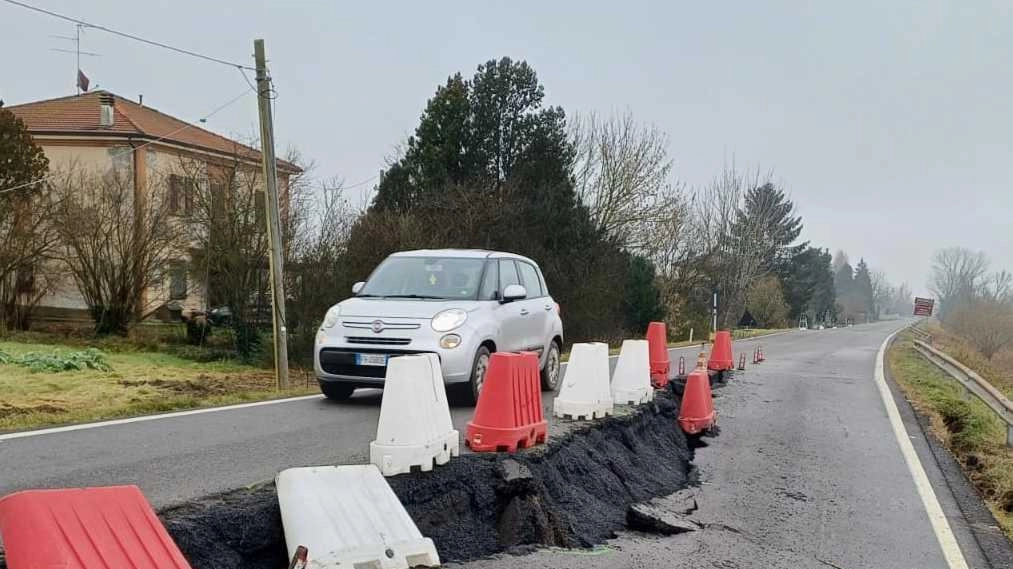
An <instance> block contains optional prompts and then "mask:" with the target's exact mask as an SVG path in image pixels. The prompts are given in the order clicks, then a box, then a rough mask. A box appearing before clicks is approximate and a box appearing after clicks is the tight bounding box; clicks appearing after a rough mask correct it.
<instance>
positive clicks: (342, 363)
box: [320, 348, 426, 379]
mask: <svg viewBox="0 0 1013 569" xmlns="http://www.w3.org/2000/svg"><path fill="white" fill-rule="evenodd" d="M356 353H369V354H387V355H388V356H392V357H393V356H404V355H408V354H422V353H426V352H418V351H410V350H397V351H390V350H383V349H377V348H361V349H356V350H355V351H349V350H347V349H340V348H322V349H321V350H320V369H322V370H324V372H325V373H330V374H333V375H345V376H351V377H365V378H372V379H383V378H385V377H387V367H386V366H360V365H358V364H356V363H355V361H356V360H355V354H356Z"/></svg>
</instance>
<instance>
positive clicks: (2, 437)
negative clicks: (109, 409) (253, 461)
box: [0, 394, 323, 442]
mask: <svg viewBox="0 0 1013 569" xmlns="http://www.w3.org/2000/svg"><path fill="white" fill-rule="evenodd" d="M322 397H323V395H319V394H318V395H300V396H299V397H286V398H284V399H271V400H268V401H255V402H253V403H239V404H236V405H225V406H222V407H206V408H204V409H191V410H189V411H174V412H172V413H160V414H158V415H141V416H140V417H127V418H125V419H111V420H109V421H98V422H96V423H81V424H79V425H67V426H65V427H52V428H49V429H36V430H34V431H18V432H14V433H7V434H0V442H3V441H9V440H11V439H22V438H25V437H37V436H40V435H52V434H56V433H66V432H69V431H83V430H85V429H97V428H99V427H112V426H114V425H126V424H128V423H140V422H143V421H158V420H161V419H172V418H175V417H186V416H187V415H200V414H203V413H217V412H218V411H234V410H236V409H247V408H250V407H260V406H262V405H274V404H276V403H291V402H293V401H305V400H308V399H320V398H322Z"/></svg>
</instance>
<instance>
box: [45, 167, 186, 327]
mask: <svg viewBox="0 0 1013 569" xmlns="http://www.w3.org/2000/svg"><path fill="white" fill-rule="evenodd" d="M158 186H159V185H158V183H157V182H156V183H154V184H151V185H150V186H149V187H150V188H157V187H158ZM51 191H52V192H53V194H54V196H55V198H56V201H57V207H56V208H55V210H54V212H53V223H54V224H55V226H56V228H57V231H58V233H59V238H60V259H61V260H62V262H63V264H64V265H65V266H66V267H67V269H68V270H69V272H70V274H71V275H72V277H73V279H74V282H75V284H76V285H77V288H78V290H79V291H80V293H81V295H82V297H83V298H84V301H85V303H86V304H87V305H88V309H89V311H90V312H91V316H92V318H93V320H94V321H95V331H96V332H97V333H98V334H110V333H113V334H121V335H125V334H126V333H127V329H128V327H129V324H130V322H131V321H132V320H134V319H135V317H136V316H137V315H138V314H139V313H140V311H141V310H142V309H143V308H144V307H143V300H144V294H145V289H147V288H148V287H149V286H150V285H152V284H153V282H154V281H155V279H156V277H157V276H158V274H159V273H160V271H161V270H162V269H163V268H164V267H165V265H166V264H167V262H168V261H169V260H170V259H172V257H173V256H174V255H175V253H176V250H177V248H178V247H179V245H180V241H179V236H180V232H179V226H178V224H176V223H173V222H172V220H171V219H170V209H169V207H168V206H169V204H168V201H167V196H166V193H165V192H161V191H146V189H145V188H137V189H136V191H135V188H134V184H133V182H132V180H131V178H130V176H129V174H128V173H127V172H125V171H121V170H116V169H113V170H111V171H109V172H108V173H106V174H98V173H93V172H90V171H88V170H84V169H68V170H65V171H63V172H60V173H58V174H57V176H56V178H55V181H54V182H53V183H52V190H51Z"/></svg>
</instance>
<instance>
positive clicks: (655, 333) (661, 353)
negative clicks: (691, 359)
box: [647, 322, 672, 389]
mask: <svg viewBox="0 0 1013 569" xmlns="http://www.w3.org/2000/svg"><path fill="white" fill-rule="evenodd" d="M647 346H648V350H649V351H650V357H651V385H653V386H654V387H655V388H656V389H664V388H665V387H667V386H668V373H669V371H670V370H671V366H672V363H671V362H670V361H669V359H668V331H667V330H666V329H665V323H664V322H651V323H650V324H648V325H647Z"/></svg>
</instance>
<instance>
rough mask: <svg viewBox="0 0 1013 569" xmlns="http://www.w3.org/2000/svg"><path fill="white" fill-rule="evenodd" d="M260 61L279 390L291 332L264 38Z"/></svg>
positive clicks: (257, 44) (257, 45)
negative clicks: (284, 278) (286, 295)
mask: <svg viewBox="0 0 1013 569" xmlns="http://www.w3.org/2000/svg"><path fill="white" fill-rule="evenodd" d="M253 56H254V59H256V62H257V103H258V106H259V107H260V147H261V156H262V158H263V161H264V191H265V193H266V195H265V198H266V199H265V200H264V207H265V208H267V215H266V216H265V218H266V219H267V239H268V244H269V246H268V248H269V256H268V259H269V261H270V269H271V308H272V310H271V316H272V318H271V320H272V322H273V324H274V375H275V379H276V380H277V385H278V389H288V331H287V330H286V329H285V282H284V280H283V279H282V274H283V272H284V267H283V266H282V243H281V208H280V204H279V201H278V162H277V160H276V159H275V157H274V119H273V117H272V116H271V78H270V77H269V76H268V74H267V63H266V58H265V56H264V40H260V39H258V40H253Z"/></svg>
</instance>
